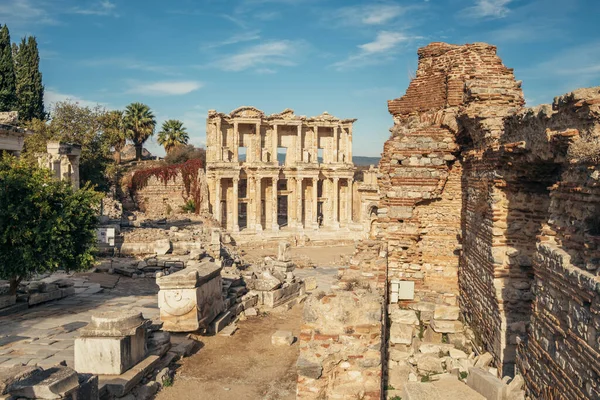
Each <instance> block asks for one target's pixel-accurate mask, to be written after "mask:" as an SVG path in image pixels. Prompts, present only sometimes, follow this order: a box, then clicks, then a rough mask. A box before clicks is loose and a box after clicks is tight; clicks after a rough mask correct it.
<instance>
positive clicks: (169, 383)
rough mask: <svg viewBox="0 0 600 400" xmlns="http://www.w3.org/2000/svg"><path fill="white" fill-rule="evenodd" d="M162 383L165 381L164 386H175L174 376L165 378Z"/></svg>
mask: <svg viewBox="0 0 600 400" xmlns="http://www.w3.org/2000/svg"><path fill="white" fill-rule="evenodd" d="M162 383H163V387H171V386H173V378H171V377H170V376H168V377H166V378H165V379H163V382H162Z"/></svg>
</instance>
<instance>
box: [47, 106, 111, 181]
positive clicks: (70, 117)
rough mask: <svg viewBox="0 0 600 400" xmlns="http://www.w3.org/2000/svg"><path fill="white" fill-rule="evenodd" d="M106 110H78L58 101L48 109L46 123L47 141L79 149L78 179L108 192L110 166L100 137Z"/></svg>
mask: <svg viewBox="0 0 600 400" xmlns="http://www.w3.org/2000/svg"><path fill="white" fill-rule="evenodd" d="M105 114H106V110H105V109H104V108H103V107H101V106H100V105H96V106H94V107H87V106H85V107H84V106H81V105H79V103H77V102H72V101H68V100H67V101H59V102H56V103H55V104H54V107H53V109H52V119H51V120H50V122H49V129H50V132H51V135H52V137H51V139H52V140H58V141H61V142H66V143H73V144H78V145H81V158H80V161H79V176H80V179H81V182H84V183H85V182H91V183H92V184H93V185H96V186H97V188H98V189H99V190H102V191H105V190H108V187H109V182H108V181H107V177H106V174H105V171H106V168H107V166H108V165H109V164H110V161H111V160H110V146H109V145H108V144H107V143H106V141H105V138H104V137H103V135H102V132H103V128H104V126H103V123H102V121H103V119H104V118H105V117H104V115H105Z"/></svg>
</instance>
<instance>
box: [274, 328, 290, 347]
mask: <svg viewBox="0 0 600 400" xmlns="http://www.w3.org/2000/svg"><path fill="white" fill-rule="evenodd" d="M292 343H294V335H293V334H292V332H290V331H277V332H275V333H274V334H273V335H272V336H271V344H273V345H275V346H291V345H292Z"/></svg>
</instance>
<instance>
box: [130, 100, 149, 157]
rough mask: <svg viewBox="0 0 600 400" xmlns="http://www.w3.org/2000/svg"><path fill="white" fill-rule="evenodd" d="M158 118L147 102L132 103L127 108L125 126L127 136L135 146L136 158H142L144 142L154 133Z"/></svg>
mask: <svg viewBox="0 0 600 400" xmlns="http://www.w3.org/2000/svg"><path fill="white" fill-rule="evenodd" d="M155 126H156V120H155V119H154V114H152V111H151V110H150V107H148V106H147V105H145V104H142V103H131V104H129V105H128V106H127V107H126V108H125V128H126V129H127V138H128V139H130V140H131V141H132V142H133V145H134V146H135V159H136V160H141V159H142V149H143V146H144V142H145V141H146V140H148V138H149V137H150V136H152V135H153V134H154V127H155Z"/></svg>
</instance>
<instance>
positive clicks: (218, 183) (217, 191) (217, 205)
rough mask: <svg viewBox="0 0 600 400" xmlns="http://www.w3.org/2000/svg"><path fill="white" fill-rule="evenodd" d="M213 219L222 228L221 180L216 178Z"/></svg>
mask: <svg viewBox="0 0 600 400" xmlns="http://www.w3.org/2000/svg"><path fill="white" fill-rule="evenodd" d="M213 212H214V215H213V217H214V218H215V219H216V220H217V222H218V223H219V226H221V178H220V177H218V176H217V177H215V203H214V205H213Z"/></svg>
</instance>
